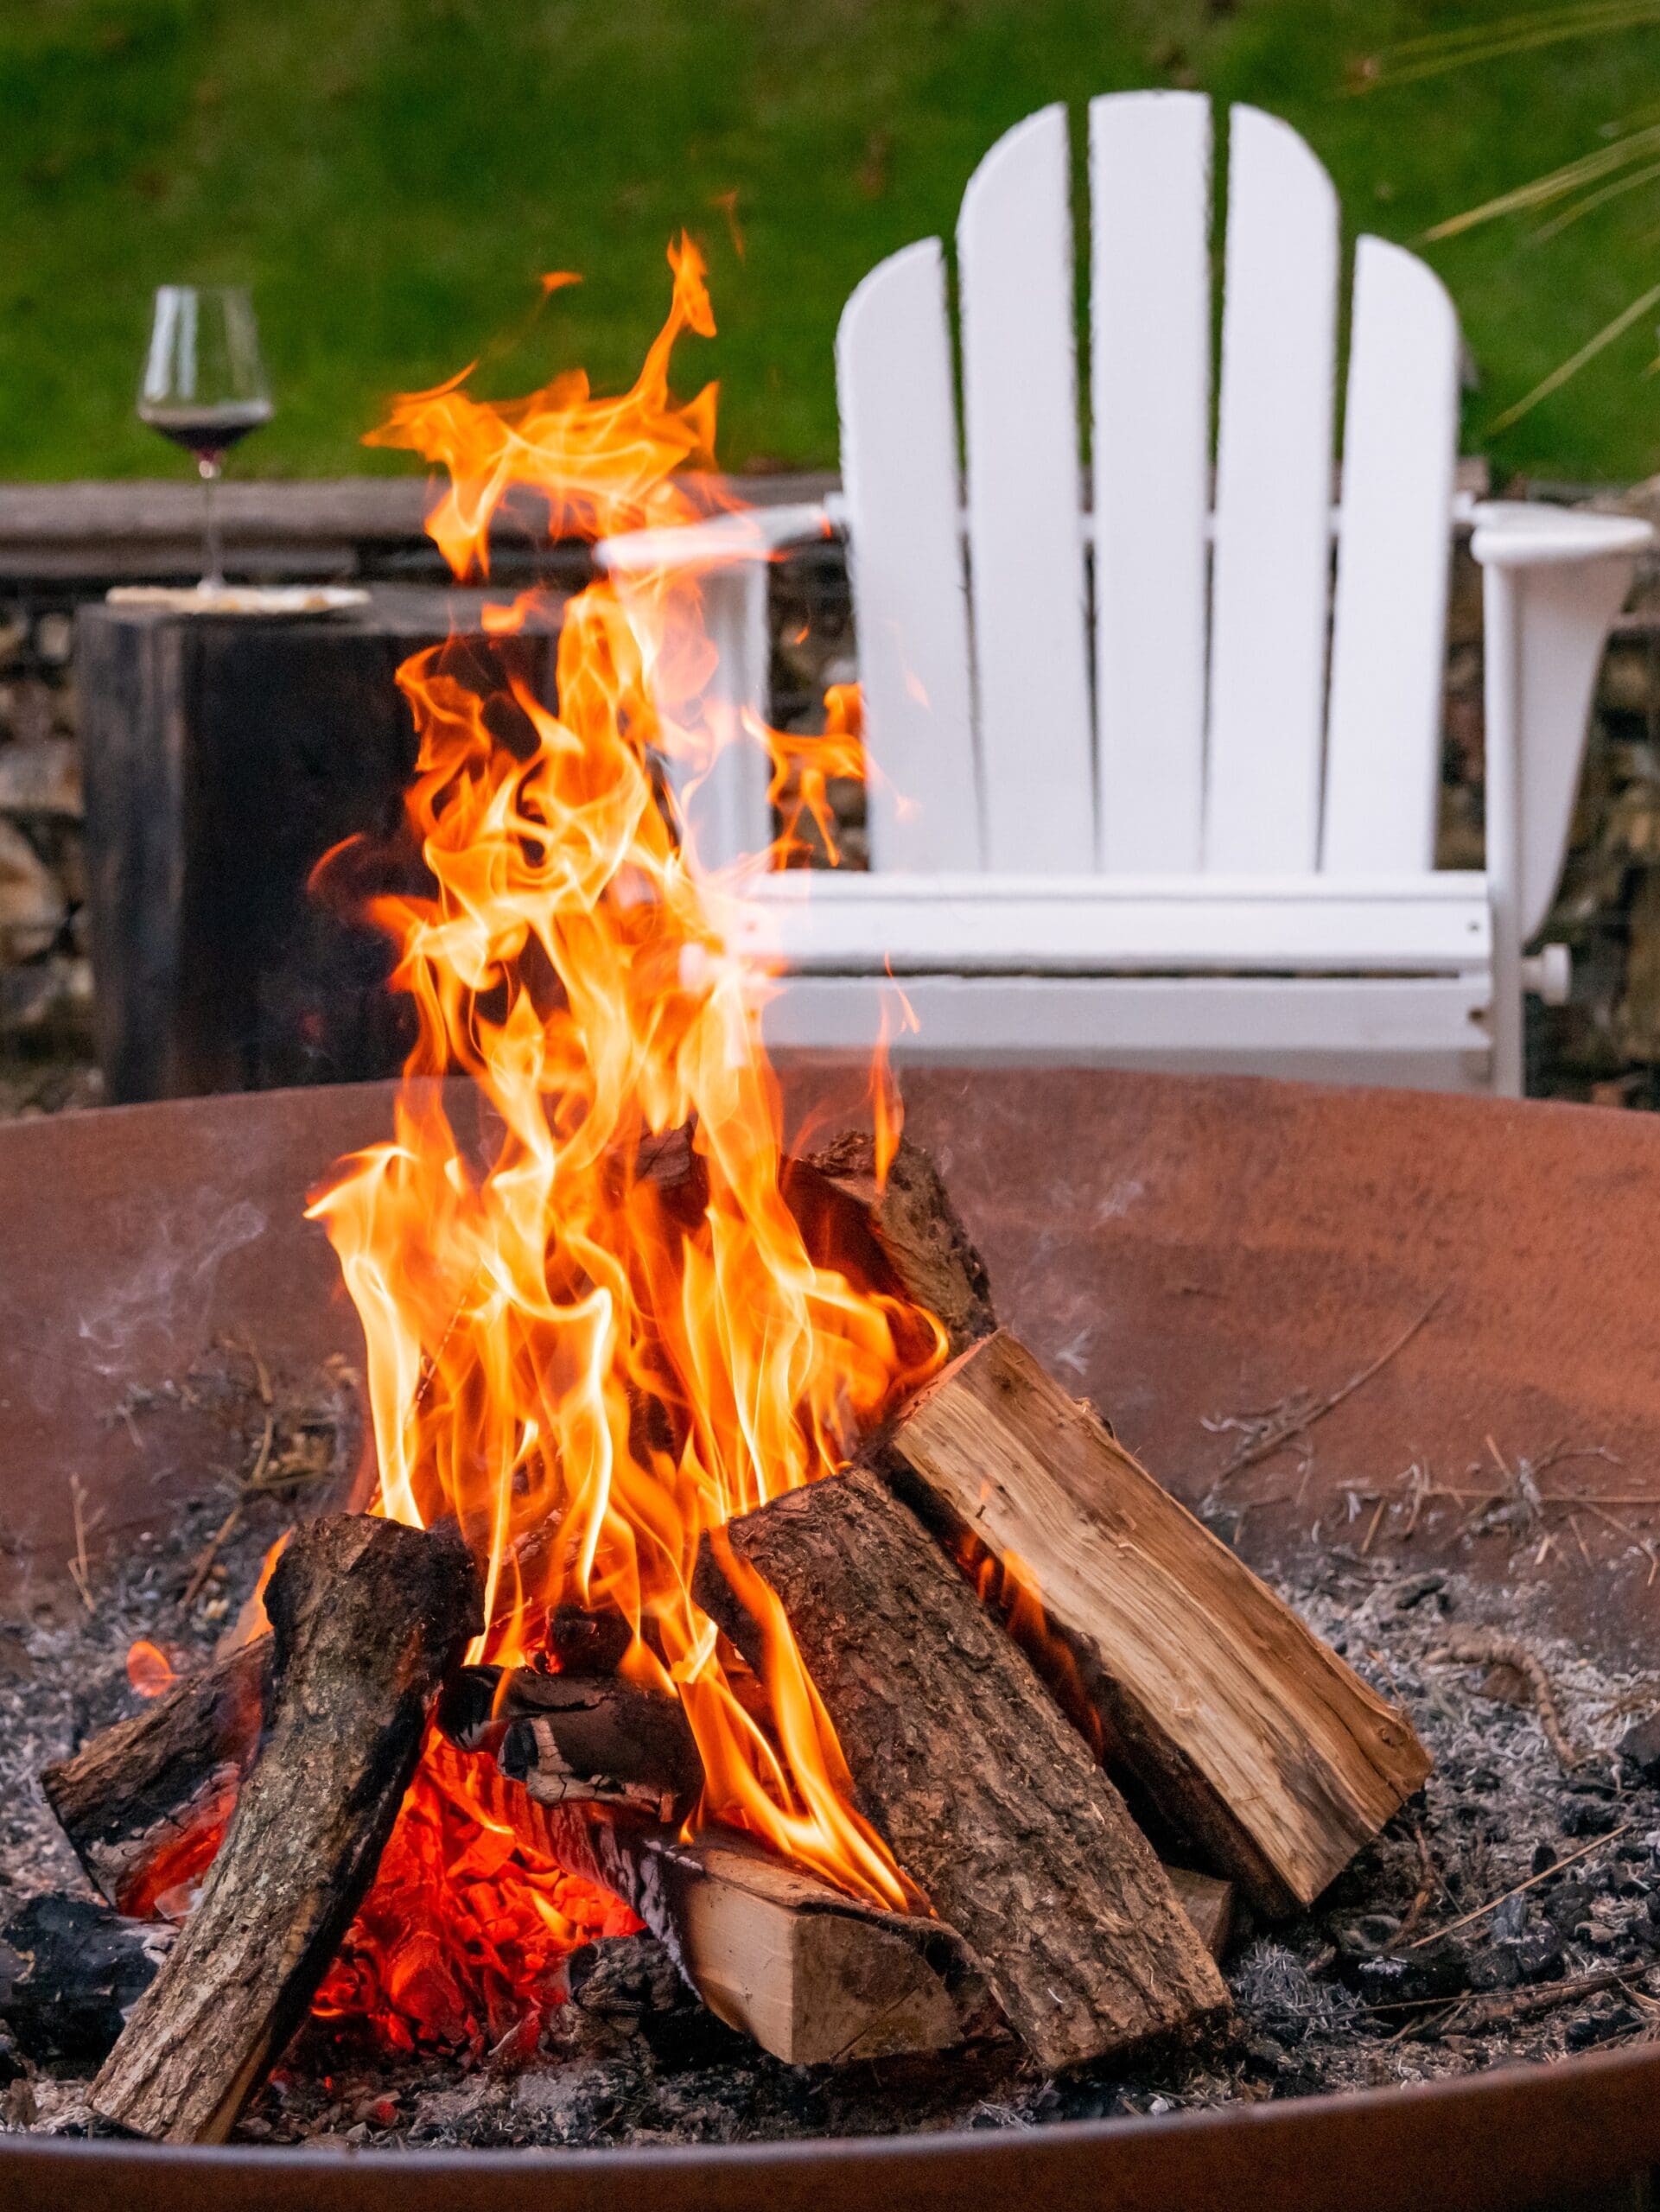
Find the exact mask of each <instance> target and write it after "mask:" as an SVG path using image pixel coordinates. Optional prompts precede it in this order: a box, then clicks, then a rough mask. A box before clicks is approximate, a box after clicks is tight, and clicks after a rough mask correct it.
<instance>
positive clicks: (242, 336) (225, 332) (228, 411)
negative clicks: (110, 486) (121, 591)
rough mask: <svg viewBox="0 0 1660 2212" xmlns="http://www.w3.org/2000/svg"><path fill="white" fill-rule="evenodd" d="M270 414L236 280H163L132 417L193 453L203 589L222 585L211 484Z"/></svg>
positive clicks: (249, 314) (255, 333)
mask: <svg viewBox="0 0 1660 2212" xmlns="http://www.w3.org/2000/svg"><path fill="white" fill-rule="evenodd" d="M270 418H271V401H270V387H269V385H267V383H266V380H265V365H264V362H263V361H262V360H261V359H260V358H259V330H258V325H257V324H256V323H255V321H254V315H253V303H252V302H251V300H250V299H249V297H248V295H247V293H246V292H245V290H244V289H243V288H242V287H241V286H240V285H239V284H162V285H161V286H160V287H159V288H158V289H157V290H156V308H155V313H154V315H153V316H152V319H151V321H150V330H149V353H147V354H146V356H145V358H144V375H143V382H142V384H141V385H139V387H138V419H139V420H140V422H142V423H149V425H150V428H151V429H156V430H159V431H160V432H161V433H162V436H163V437H164V438H171V439H172V441H173V442H174V443H175V445H180V446H183V447H184V448H186V450H187V451H188V452H189V453H193V454H194V455H195V457H196V467H197V468H198V469H199V470H200V473H201V480H202V499H203V503H204V512H203V521H202V539H203V551H204V556H205V570H204V574H203V575H202V580H201V588H202V589H203V590H204V591H207V592H211V591H217V590H219V589H220V588H222V587H223V585H224V582H225V563H224V556H223V553H222V551H221V549H220V544H219V517H218V514H217V512H215V509H214V504H213V486H214V485H215V484H216V483H217V482H218V481H219V471H220V469H221V467H223V465H224V460H225V455H226V452H227V451H228V450H229V449H230V448H231V447H232V446H233V445H235V443H236V442H237V441H238V439H239V438H245V437H246V436H247V435H248V433H249V431H250V430H257V429H259V428H260V426H261V424H262V423H269V422H270Z"/></svg>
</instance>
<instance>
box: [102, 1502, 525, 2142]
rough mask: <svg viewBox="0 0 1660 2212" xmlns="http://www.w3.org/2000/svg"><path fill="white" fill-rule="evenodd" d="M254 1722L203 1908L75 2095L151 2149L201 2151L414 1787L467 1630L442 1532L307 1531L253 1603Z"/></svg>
mask: <svg viewBox="0 0 1660 2212" xmlns="http://www.w3.org/2000/svg"><path fill="white" fill-rule="evenodd" d="M265 1609H266V1611H267V1612H268V1613H269V1614H270V1621H271V1628H272V1632H273V1654H272V1656H273V1696H272V1703H271V1717H270V1727H269V1729H268V1731H267V1733H266V1737H265V1740H264V1745H262V1747H261V1750H260V1753H259V1757H258V1759H257V1760H256V1761H255V1763H254V1765H253V1767H252V1769H251V1771H250V1773H249V1775H248V1777H247V1780H246V1781H245V1783H244V1784H243V1787H242V1790H241V1794H240V1796H239V1798H238V1801H237V1808H236V1812H235V1814H234V1815H233V1816H232V1821H231V1826H230V1828H229V1830H228V1832H227V1834H226V1838H225V1841H224V1843H223V1845H222V1846H221V1847H220V1849H219V1855H218V1857H217V1858H216V1859H214V1861H213V1866H212V1868H211V1870H210V1871H209V1873H208V1876H207V1882H206V1884H205V1885H204V1887H203V1890H202V1893H201V1897H200V1901H199V1902H198V1904H197V1905H196V1908H195V1910H194V1912H193V1913H192V1914H191V1916H190V1919H189V1921H188V1923H187V1925H186V1927H185V1929H184V1930H183V1933H182V1934H181V1936H180V1939H179V1941H178V1942H177V1944H176V1945H175V1948H174V1950H173V1952H172V1955H171V1956H170V1957H169V1961H168V1963H167V1965H166V1967H164V1968H163V1969H162V1973H161V1974H159V1975H158V1977H157V1978H156V1981H155V1982H154V1984H153V1985H152V1986H151V1987H150V1988H149V1990H148V1991H147V1992H146V1993H145V1994H144V1996H143V1998H142V1999H140V2001H139V2003H138V2005H137V2006H136V2008H135V2009H134V2012H133V2015H132V2018H131V2019H130V2021H129V2023H128V2024H127V2027H126V2030H125V2031H124V2034H123V2036H122V2037H121V2039H120V2041H119V2043H118V2044H117V2045H116V2048H115V2050H114V2051H113V2052H112V2053H111V2056H110V2058H109V2060H108V2061H107V2063H105V2067H104V2069H103V2070H102V2072H101V2073H100V2074H99V2077H98V2079H97V2081H96V2082H94V2084H93V2087H92V2106H93V2108H94V2109H95V2110H96V2111H98V2112H99V2113H102V2114H103V2115H104V2117H105V2118H106V2119H108V2120H113V2121H115V2122H116V2123H117V2124H118V2125H119V2126H123V2127H125V2128H128V2129H130V2130H132V2131H134V2132H135V2133H139V2134H143V2135H149V2136H153V2137H156V2138H157V2139H162V2140H164V2141H168V2142H219V2141H222V2140H223V2139H224V2138H225V2137H226V2134H227V2133H229V2131H230V2129H231V2127H232V2126H233V2125H234V2123H235V2120H236V2118H237V2114H238V2113H239V2112H240V2110H241V2108H242V2106H243V2104H244V2103H245V2101H246V2099H247V2098H248V2096H249V2095H250V2094H251V2093H252V2091H253V2090H254V2088H256V2087H257V2086H258V2083H259V2082H260V2081H261V2080H263V2078H264V2075H265V2072H266V2070H267V2069H268V2068H269V2067H270V2064H271V2063H272V2062H273V2061H274V2060H275V2059H276V2058H277V2056H278V2055H279V2054H280V2052H281V2051H282V2050H283V2046H284V2045H285V2044H286V2043H287V2042H288V2040H289V2037H290V2035H291V2034H292V2033H293V2031H294V2030H295V2029H296V2027H297V2026H298V2025H299V2024H300V2022H301V2020H302V2018H303V2016H304V2013H305V2011H306V2008H307V2006H308V2005H309V2003H310V2001H311V1998H312V1996H313V1994H314V1993H315V1990H316V1987H317V1985H318V1983H319V1982H320V1981H321V1979H322V1976H323V1974H324V1973H325V1972H326V1971H327V1969H328V1963H329V1961H330V1960H331V1959H332V1957H333V1956H334V1950H335V1948H336V1946H337V1945H338V1943H339V1942H340V1936H342V1935H343V1933H344V1932H345V1929H346V1927H347V1923H348V1922H349V1921H350V1919H351V1916H352V1915H353V1912H354V1911H355V1910H356V1909H357V1905H358V1903H359V1899H360V1898H361V1897H362V1895H363V1893H364V1891H365V1890H366V1888H367V1887H368V1885H369V1882H370V1880H371V1879H372V1876H373V1873H374V1870H375V1867H376V1865H377V1864H378V1860H379V1857H380V1853H381V1851H382V1848H383V1847H384V1846H385V1840H386V1838H387V1836H388V1835H389V1834H390V1833H391V1826H392V1822H393V1820H394V1819H395V1817H396V1815H397V1812H398V1804H399V1802H400V1801H401V1799H402V1797H403V1796H404V1790H405V1789H407V1788H408V1786H409V1783H410V1778H411V1777H412V1776H413V1774H414V1771H415V1767H416V1763H417V1759H418V1758H419V1756H420V1751H421V1741H422V1735H423V1730H424V1727H425V1725H426V1720H427V1715H428V1713H429V1708H430V1706H431V1703H432V1700H433V1699H434V1697H435V1695H436V1693H437V1691H438V1689H439V1688H440V1686H441V1684H442V1681H443V1680H444V1678H445V1676H446V1675H448V1673H449V1672H450V1671H451V1669H453V1667H454V1665H455V1661H456V1660H457V1659H458V1657H459V1656H460V1654H461V1647H462V1645H463V1643H464V1641H465V1639H466V1638H467V1637H468V1636H469V1635H472V1634H475V1633H476V1632H477V1631H478V1630H479V1629H480V1627H481V1625H482V1618H481V1608H480V1592H479V1584H478V1577H477V1573H476V1571H475V1570H474V1566H473V1562H472V1560H471V1558H470V1557H469V1555H468V1554H467V1552H466V1550H465V1549H464V1548H463V1547H462V1546H461V1543H460V1541H458V1540H457V1539H456V1538H455V1535H453V1534H452V1533H436V1534H435V1533H429V1532H426V1531H423V1530H420V1529H409V1528H404V1527H403V1526H402V1525H401V1524H399V1523H398V1522H391V1521H383V1520H375V1519H372V1518H369V1517H367V1516H345V1515H342V1516H333V1517H330V1518H328V1519H323V1520H317V1521H314V1522H309V1523H308V1525H306V1526H305V1527H303V1528H302V1529H300V1530H298V1531H297V1533H296V1535H295V1537H294V1539H293V1541H292V1542H291V1543H290V1544H289V1548H288V1549H287V1551H286V1552H284V1554H283V1557H282V1558H281V1560H279V1561H278V1562H277V1569H276V1572H275V1573H274V1574H273V1575H272V1577H271V1580H270V1586H269V1588H268V1590H267V1592H266V1595H265Z"/></svg>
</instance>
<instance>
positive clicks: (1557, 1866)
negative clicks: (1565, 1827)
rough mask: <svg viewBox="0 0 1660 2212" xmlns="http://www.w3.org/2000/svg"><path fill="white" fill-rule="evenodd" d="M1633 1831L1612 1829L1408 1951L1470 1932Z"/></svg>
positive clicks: (1625, 1827)
mask: <svg viewBox="0 0 1660 2212" xmlns="http://www.w3.org/2000/svg"><path fill="white" fill-rule="evenodd" d="M1630 1832H1631V1821H1621V1822H1620V1824H1619V1827H1617V1828H1610V1829H1609V1831H1608V1833H1607V1834H1606V1835H1593V1837H1592V1839H1591V1840H1590V1842H1589V1843H1582V1844H1581V1845H1580V1847H1579V1849H1578V1850H1577V1851H1570V1852H1569V1853H1568V1856H1567V1858H1566V1859H1557V1860H1555V1863H1554V1864H1553V1865H1551V1866H1546V1867H1543V1868H1542V1869H1541V1870H1540V1872H1538V1873H1536V1874H1530V1875H1529V1876H1528V1878H1527V1879H1526V1881H1524V1882H1517V1884H1516V1885H1515V1887H1514V1888H1513V1889H1508V1890H1506V1891H1504V1893H1503V1894H1502V1895H1501V1896H1499V1897H1489V1898H1488V1900H1487V1902H1486V1904H1479V1905H1477V1907H1476V1908H1475V1910H1474V1911H1473V1912H1466V1914H1465V1916H1464V1917H1463V1918H1462V1920H1453V1921H1449V1922H1448V1923H1447V1926H1446V1927H1445V1928H1437V1929H1433V1930H1432V1931H1431V1932H1430V1934H1428V1936H1419V1938H1418V1940H1417V1942H1415V1943H1409V1944H1408V1945H1407V1948H1408V1950H1409V1951H1421V1950H1422V1948H1423V1947H1424V1945H1425V1944H1426V1943H1439V1942H1441V1938H1442V1936H1456V1935H1457V1933H1458V1931H1459V1929H1460V1928H1467V1927H1468V1926H1469V1925H1470V1923H1471V1922H1472V1921H1474V1920H1485V1918H1486V1916H1487V1915H1488V1914H1489V1913H1490V1912H1497V1911H1498V1908H1499V1906H1500V1905H1501V1904H1508V1903H1509V1902H1510V1900H1511V1898H1512V1897H1520V1896H1521V1894H1522V1892H1523V1890H1530V1889H1533V1888H1534V1887H1535V1886H1536V1885H1537V1884H1538V1883H1540V1882H1548V1881H1549V1879H1550V1878H1551V1876H1552V1875H1553V1874H1560V1873H1561V1871H1562V1869H1563V1867H1564V1866H1574V1864H1575V1863H1576V1862H1577V1861H1578V1860H1579V1859H1585V1858H1587V1857H1588V1856H1589V1855H1590V1853H1592V1852H1593V1851H1596V1850H1600V1848H1601V1847H1602V1846H1603V1845H1604V1844H1605V1843H1612V1842H1614V1841H1615V1840H1617V1839H1618V1838H1619V1837H1620V1836H1622V1835H1627V1834H1630Z"/></svg>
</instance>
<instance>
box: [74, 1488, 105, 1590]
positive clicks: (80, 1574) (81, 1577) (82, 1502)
mask: <svg viewBox="0 0 1660 2212" xmlns="http://www.w3.org/2000/svg"><path fill="white" fill-rule="evenodd" d="M69 1503H70V1507H71V1510H73V1514H74V1516H75V1556H74V1557H73V1559H72V1560H70V1562H69V1579H70V1580H71V1581H72V1582H73V1584H74V1586H75V1587H76V1589H77V1590H78V1591H79V1592H80V1602H81V1604H82V1605H85V1606H86V1610H87V1611H88V1612H89V1613H96V1612H97V1611H98V1603H97V1600H96V1599H94V1598H93V1596H92V1567H91V1566H90V1564H89V1563H88V1560H87V1557H86V1488H85V1485H84V1484H82V1482H81V1479H80V1476H79V1475H71V1476H70V1478H69Z"/></svg>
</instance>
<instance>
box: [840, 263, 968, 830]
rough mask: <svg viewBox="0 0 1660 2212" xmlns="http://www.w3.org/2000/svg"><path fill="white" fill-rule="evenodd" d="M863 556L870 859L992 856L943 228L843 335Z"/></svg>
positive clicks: (873, 285) (851, 306) (843, 403)
mask: <svg viewBox="0 0 1660 2212" xmlns="http://www.w3.org/2000/svg"><path fill="white" fill-rule="evenodd" d="M836 393H837V397H838V400H839V403H840V407H841V415H842V472H843V493H844V496H845V498H846V501H847V511H848V526H849V549H848V558H849V566H850V569H851V573H852V577H853V588H854V591H855V594H856V598H857V601H858V607H859V681H860V684H861V686H862V690H863V694H864V714H865V750H866V756H867V758H868V761H869V763H870V766H871V771H872V774H871V779H870V788H869V792H868V829H869V840H870V861H871V866H872V867H873V868H978V867H980V866H981V865H983V859H984V852H983V839H982V829H981V817H980V802H979V790H978V782H977V778H976V775H975V774H973V773H972V772H964V771H965V766H968V764H969V763H970V760H971V753H972V745H973V729H974V715H973V692H972V689H971V685H970V674H969V618H968V601H967V597H966V587H965V581H964V573H963V544H962V535H961V529H960V525H959V520H958V514H959V507H960V492H959V486H958V471H957V408H956V402H955V399H954V397H953V391H952V374H951V334H950V330H949V327H948V326H947V322H946V306H945V264H944V254H943V252H942V251H941V248H940V244H939V241H938V238H925V239H924V240H923V241H922V242H921V244H920V245H912V246H906V248H905V250H904V251H903V252H901V253H896V254H894V255H893V256H892V257H891V258H890V259H888V260H887V261H884V262H882V263H881V264H880V265H879V266H878V267H877V268H875V269H873V270H872V271H871V272H870V274H869V276H868V277H866V278H865V280H864V282H863V283H862V284H861V285H860V286H859V288H858V289H857V290H856V291H855V293H854V295H853V296H852V298H851V299H849V302H848V303H847V306H846V307H845V308H843V311H842V320H841V324H840V327H839V328H838V330H837V332H836Z"/></svg>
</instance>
